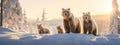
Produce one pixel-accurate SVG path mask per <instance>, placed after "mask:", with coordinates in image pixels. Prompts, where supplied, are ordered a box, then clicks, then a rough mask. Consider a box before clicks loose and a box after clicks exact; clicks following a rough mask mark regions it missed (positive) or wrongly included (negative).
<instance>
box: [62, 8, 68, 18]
mask: <svg viewBox="0 0 120 45" xmlns="http://www.w3.org/2000/svg"><path fill="white" fill-rule="evenodd" d="M62 16H63V18H64V19H68V18H69V17H70V8H68V9H64V8H62Z"/></svg>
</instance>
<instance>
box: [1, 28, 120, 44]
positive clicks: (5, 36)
mask: <svg viewBox="0 0 120 45" xmlns="http://www.w3.org/2000/svg"><path fill="white" fill-rule="evenodd" d="M3 30H4V31H3ZM1 32H6V33H1ZM119 42H120V35H113V34H110V35H104V36H103V35H101V36H94V35H86V34H76V33H70V34H54V35H49V34H42V35H39V34H29V33H19V32H14V31H11V30H9V29H6V28H2V27H0V45H119V44H120V43H119Z"/></svg>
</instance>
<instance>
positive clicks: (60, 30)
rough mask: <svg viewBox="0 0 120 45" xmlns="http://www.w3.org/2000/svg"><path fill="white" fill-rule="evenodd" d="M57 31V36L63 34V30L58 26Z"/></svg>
mask: <svg viewBox="0 0 120 45" xmlns="http://www.w3.org/2000/svg"><path fill="white" fill-rule="evenodd" d="M57 30H58V34H63V33H64V32H63V29H62V28H61V27H60V26H58V27H57Z"/></svg>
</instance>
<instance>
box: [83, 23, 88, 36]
mask: <svg viewBox="0 0 120 45" xmlns="http://www.w3.org/2000/svg"><path fill="white" fill-rule="evenodd" d="M83 31H84V34H87V26H86V25H85V24H84V25H83Z"/></svg>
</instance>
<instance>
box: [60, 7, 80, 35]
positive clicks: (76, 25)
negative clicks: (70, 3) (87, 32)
mask: <svg viewBox="0 0 120 45" xmlns="http://www.w3.org/2000/svg"><path fill="white" fill-rule="evenodd" d="M62 16H63V24H64V28H65V32H66V33H70V32H72V33H80V32H81V26H80V21H79V19H77V18H76V17H74V15H73V14H72V13H71V11H70V8H68V9H64V8H62Z"/></svg>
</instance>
